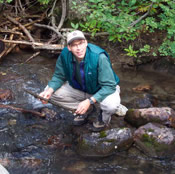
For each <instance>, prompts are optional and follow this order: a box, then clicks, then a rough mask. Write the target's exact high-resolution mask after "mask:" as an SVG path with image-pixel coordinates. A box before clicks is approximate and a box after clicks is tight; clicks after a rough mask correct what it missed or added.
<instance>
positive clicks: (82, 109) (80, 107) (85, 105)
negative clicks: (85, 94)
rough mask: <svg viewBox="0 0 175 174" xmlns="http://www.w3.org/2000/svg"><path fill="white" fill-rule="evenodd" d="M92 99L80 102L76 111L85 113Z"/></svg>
mask: <svg viewBox="0 0 175 174" xmlns="http://www.w3.org/2000/svg"><path fill="white" fill-rule="evenodd" d="M89 106H90V101H89V99H86V100H84V101H82V102H80V103H79V105H78V107H77V110H76V111H75V113H76V114H85V113H86V111H87V110H88V109H89Z"/></svg>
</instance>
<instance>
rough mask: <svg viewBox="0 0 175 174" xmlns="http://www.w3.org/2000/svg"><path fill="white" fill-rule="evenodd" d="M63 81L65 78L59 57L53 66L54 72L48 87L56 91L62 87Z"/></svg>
mask: <svg viewBox="0 0 175 174" xmlns="http://www.w3.org/2000/svg"><path fill="white" fill-rule="evenodd" d="M65 81H66V76H65V72H64V69H63V65H62V61H61V56H59V57H58V60H57V62H56V66H55V72H54V74H53V76H52V79H51V80H50V81H49V83H48V86H49V87H51V88H52V89H53V90H54V91H56V90H57V89H58V88H60V87H61V86H62V85H63V83H64V82H65Z"/></svg>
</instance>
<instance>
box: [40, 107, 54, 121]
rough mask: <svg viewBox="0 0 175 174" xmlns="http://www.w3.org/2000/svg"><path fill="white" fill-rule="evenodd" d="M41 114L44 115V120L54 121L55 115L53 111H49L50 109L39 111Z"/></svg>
mask: <svg viewBox="0 0 175 174" xmlns="http://www.w3.org/2000/svg"><path fill="white" fill-rule="evenodd" d="M41 113H42V114H43V115H45V118H46V120H48V121H54V120H56V115H57V113H56V112H55V111H54V110H53V109H50V108H42V109H41Z"/></svg>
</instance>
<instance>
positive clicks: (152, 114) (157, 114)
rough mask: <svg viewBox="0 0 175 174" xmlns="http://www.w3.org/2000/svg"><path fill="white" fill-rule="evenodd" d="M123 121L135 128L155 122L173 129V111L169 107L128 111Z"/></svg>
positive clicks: (174, 120)
mask: <svg viewBox="0 0 175 174" xmlns="http://www.w3.org/2000/svg"><path fill="white" fill-rule="evenodd" d="M125 120H126V121H127V122H129V123H130V124H132V125H133V126H135V127H139V126H142V125H145V124H147V123H149V122H155V123H160V124H163V125H166V126H171V127H173V128H175V111H174V110H173V109H171V108H169V107H161V108H158V107H152V108H145V109H129V110H128V112H127V114H126V116H125Z"/></svg>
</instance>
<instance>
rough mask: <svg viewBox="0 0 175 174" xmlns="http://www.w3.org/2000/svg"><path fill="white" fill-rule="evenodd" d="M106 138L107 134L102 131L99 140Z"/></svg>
mask: <svg viewBox="0 0 175 174" xmlns="http://www.w3.org/2000/svg"><path fill="white" fill-rule="evenodd" d="M106 136H107V134H106V132H105V131H101V132H100V135H99V138H105V137H106Z"/></svg>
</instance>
